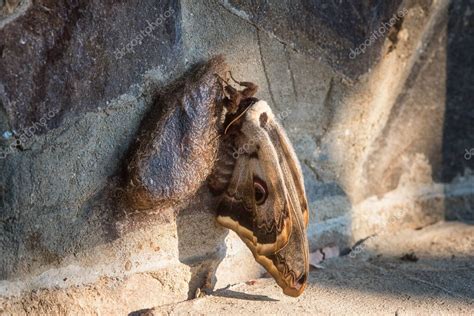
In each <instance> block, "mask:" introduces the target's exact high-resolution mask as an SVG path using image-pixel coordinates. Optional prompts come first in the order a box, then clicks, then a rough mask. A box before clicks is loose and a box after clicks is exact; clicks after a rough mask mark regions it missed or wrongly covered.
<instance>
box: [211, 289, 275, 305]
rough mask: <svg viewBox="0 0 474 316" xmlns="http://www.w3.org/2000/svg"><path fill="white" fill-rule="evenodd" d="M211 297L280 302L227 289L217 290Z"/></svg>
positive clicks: (263, 296)
mask: <svg viewBox="0 0 474 316" xmlns="http://www.w3.org/2000/svg"><path fill="white" fill-rule="evenodd" d="M211 296H218V297H225V298H234V299H238V300H246V301H262V302H279V300H277V299H274V298H271V297H268V296H266V295H257V294H248V293H243V292H237V291H233V290H229V289H227V288H224V289H221V290H217V291H215V292H213V293H212V294H211Z"/></svg>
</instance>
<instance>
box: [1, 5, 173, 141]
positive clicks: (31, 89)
mask: <svg viewBox="0 0 474 316" xmlns="http://www.w3.org/2000/svg"><path fill="white" fill-rule="evenodd" d="M167 10H170V11H169V12H170V15H169V17H163V19H162V20H157V19H158V18H159V17H160V15H162V14H165V12H167ZM109 17H113V18H109ZM118 21H120V22H118ZM147 21H149V22H153V23H156V27H155V29H154V30H153V31H152V32H149V35H148V34H145V33H142V34H140V32H142V31H145V29H146V27H147V26H148V24H147ZM143 34H145V36H143ZM139 35H142V36H141V37H138V36H139ZM137 39H138V40H137ZM135 40H137V41H135ZM180 40H181V30H180V8H179V2H176V1H167V0H163V1H162V0H160V1H145V2H143V1H133V2H128V3H116V2H114V1H65V0H63V1H47V0H45V1H35V2H34V3H31V4H30V6H29V8H28V9H27V10H26V11H25V12H24V13H23V14H22V15H20V16H18V17H17V18H16V20H15V21H14V22H13V23H7V24H5V25H3V27H2V28H1V29H0V55H1V59H0V76H1V77H0V80H1V86H0V87H1V88H0V90H1V92H2V93H1V94H2V97H1V98H0V99H1V103H2V107H3V108H4V109H5V111H6V113H7V117H8V120H7V122H8V128H9V129H14V130H17V131H18V132H20V130H21V129H22V128H26V127H29V126H31V125H32V124H33V123H35V122H37V121H38V120H39V119H40V118H41V117H42V116H43V115H44V114H45V113H48V112H49V111H51V110H57V111H58V112H59V114H58V115H56V117H54V119H53V120H51V122H50V123H49V127H58V126H59V123H60V122H61V120H62V119H63V117H64V116H65V115H67V114H72V113H77V112H79V113H83V112H85V111H88V110H94V109H96V108H97V107H98V106H99V104H100V103H103V102H105V101H107V100H110V99H113V98H115V97H117V96H119V95H120V94H123V93H125V92H126V91H127V90H128V89H129V87H130V86H131V85H133V84H136V83H138V82H139V81H140V78H141V76H142V74H143V72H144V71H147V70H148V69H150V68H153V67H158V66H162V67H164V68H165V69H164V70H165V71H169V72H171V71H173V70H174V69H175V68H176V67H177V66H178V65H179V56H180V53H179V52H180V48H181V45H180ZM132 41H134V42H133V43H132ZM138 42H139V43H138ZM128 44H131V45H129V46H128V47H129V48H130V49H131V50H133V53H132V52H130V53H125V54H120V53H117V49H119V50H123V49H125V50H126V49H127V45H128Z"/></svg>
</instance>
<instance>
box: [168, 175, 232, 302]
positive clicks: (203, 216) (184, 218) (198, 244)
mask: <svg viewBox="0 0 474 316" xmlns="http://www.w3.org/2000/svg"><path fill="white" fill-rule="evenodd" d="M213 205H216V201H215V197H213V196H212V195H211V194H210V192H209V190H208V189H207V184H204V185H203V186H202V187H201V188H200V189H199V191H198V192H197V194H196V196H195V197H193V199H192V201H191V202H190V204H189V205H187V206H186V207H184V208H182V209H181V210H179V212H178V214H177V217H176V229H177V237H178V251H179V257H178V258H179V261H180V262H181V263H183V264H185V265H187V266H189V268H190V272H191V277H190V278H189V284H188V287H189V288H188V299H193V298H195V297H196V291H197V289H203V290H205V291H209V290H211V291H212V289H213V288H214V286H215V284H216V282H217V278H216V270H217V267H218V266H219V264H220V263H221V261H222V260H223V259H224V257H225V255H226V251H227V247H226V244H225V238H226V236H227V234H228V230H227V229H225V228H222V227H220V226H219V225H217V223H216V221H215V212H214V210H213V209H212V206H213Z"/></svg>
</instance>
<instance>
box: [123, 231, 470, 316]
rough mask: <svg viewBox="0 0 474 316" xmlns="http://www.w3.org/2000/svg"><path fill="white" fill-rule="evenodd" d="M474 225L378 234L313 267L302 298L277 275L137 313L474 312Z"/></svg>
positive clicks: (437, 313)
mask: <svg viewBox="0 0 474 316" xmlns="http://www.w3.org/2000/svg"><path fill="white" fill-rule="evenodd" d="M473 259H474V225H468V224H464V223H458V222H443V223H438V224H435V225H432V226H429V227H426V228H423V229H419V230H406V231H403V232H400V233H399V234H386V235H379V236H374V237H372V238H370V239H368V240H367V241H366V242H364V243H363V244H361V245H360V246H359V247H358V248H356V249H354V250H353V252H352V253H351V254H349V255H346V256H343V257H337V258H333V259H329V260H326V261H324V262H323V263H322V266H323V267H324V269H317V270H314V271H312V272H311V276H310V278H309V286H308V288H307V289H306V291H305V293H303V295H301V296H300V297H298V298H291V297H288V296H285V295H283V294H282V293H281V290H280V288H279V287H278V286H277V285H276V284H275V282H274V281H273V280H272V279H269V278H268V279H264V278H262V279H258V280H251V281H249V282H247V283H241V284H234V285H229V286H228V287H227V288H224V289H220V290H216V291H215V292H214V293H213V294H211V295H209V296H205V297H202V298H197V299H194V300H190V301H184V302H181V303H177V304H171V305H164V306H159V307H155V308H153V309H143V310H141V311H135V312H132V313H131V314H132V315H134V314H148V315H181V314H199V315H202V314H229V315H236V314H243V315H248V314H258V315H262V314H297V315H300V314H324V315H327V314H332V315H347V314H349V315H354V314H359V315H367V314H376V315H412V314H416V315H427V314H430V315H433V314H435V315H447V314H449V315H474V260H473Z"/></svg>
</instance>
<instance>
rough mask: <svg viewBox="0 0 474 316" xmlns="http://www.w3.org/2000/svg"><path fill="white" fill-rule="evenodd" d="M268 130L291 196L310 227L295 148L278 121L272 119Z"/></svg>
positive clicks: (306, 224) (305, 225) (305, 223)
mask: <svg viewBox="0 0 474 316" xmlns="http://www.w3.org/2000/svg"><path fill="white" fill-rule="evenodd" d="M267 132H268V134H269V135H270V138H271V139H272V141H273V144H274V146H275V147H276V149H277V150H276V152H277V154H278V156H279V161H280V164H281V169H282V171H283V174H284V179H285V180H286V181H285V184H286V187H287V190H288V193H289V196H290V198H291V200H292V201H293V203H294V206H295V208H297V209H299V212H300V213H301V214H302V216H303V221H304V227H305V228H307V227H308V222H309V210H308V200H307V198H306V192H305V189H304V180H303V172H302V171H301V166H300V163H299V160H298V157H297V156H296V154H295V150H294V149H293V146H292V145H291V142H290V140H289V139H288V136H286V133H285V131H284V130H283V128H282V127H281V126H280V124H278V122H276V121H270V122H269V124H267Z"/></svg>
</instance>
